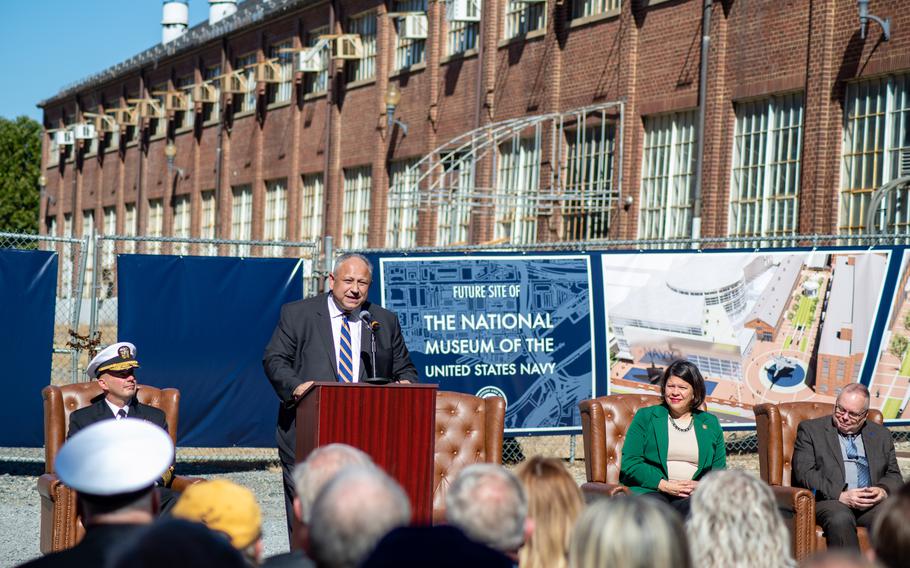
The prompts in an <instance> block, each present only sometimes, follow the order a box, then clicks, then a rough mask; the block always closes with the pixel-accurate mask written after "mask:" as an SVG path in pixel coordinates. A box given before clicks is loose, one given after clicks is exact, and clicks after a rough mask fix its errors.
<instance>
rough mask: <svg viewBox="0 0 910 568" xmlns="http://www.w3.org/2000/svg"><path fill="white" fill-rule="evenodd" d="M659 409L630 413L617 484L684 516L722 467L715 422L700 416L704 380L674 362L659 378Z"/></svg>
mask: <svg viewBox="0 0 910 568" xmlns="http://www.w3.org/2000/svg"><path fill="white" fill-rule="evenodd" d="M660 395H661V398H662V399H663V401H662V403H661V404H659V405H657V406H649V407H645V408H642V409H640V410H639V411H638V412H636V413H635V417H634V418H633V419H632V424H631V425H629V430H628V432H626V440H625V443H624V444H623V447H622V467H621V469H620V473H619V481H620V483H622V484H624V485H626V486H627V487H628V488H629V489H630V490H631V491H632V492H633V493H638V494H644V495H647V496H649V497H654V498H657V499H660V500H662V501H664V502H666V503H669V504H670V505H672V506H673V507H674V508H675V509H676V510H678V511H680V512H681V513H683V514H684V515H685V514H688V511H689V497H690V496H691V495H692V492H693V491H695V489H696V487H698V480H699V479H701V478H702V476H704V475H705V474H706V473H708V472H709V471H713V470H716V469H725V468H726V467H727V452H726V447H725V445H724V433H723V430H722V429H721V427H720V422H718V420H717V418H716V417H715V416H714V415H713V414H710V413H708V412H705V411H703V410H699V407H700V406H701V405H702V404H703V403H704V401H705V379H704V378H703V377H702V376H701V372H700V371H699V370H698V367H696V366H695V365H694V364H692V363H690V362H689V361H685V360H682V359H678V360H676V361H673V362H672V363H670V365H669V366H667V368H666V369H665V370H664V372H663V375H661V378H660Z"/></svg>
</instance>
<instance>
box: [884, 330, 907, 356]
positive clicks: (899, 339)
mask: <svg viewBox="0 0 910 568" xmlns="http://www.w3.org/2000/svg"><path fill="white" fill-rule="evenodd" d="M908 345H910V340H908V339H907V338H906V337H904V336H903V335H895V336H894V337H892V338H891V345H890V347H888V351H890V352H891V354H892V355H894V356H895V357H898V358H900V357H903V356H904V351H906V350H907V346H908Z"/></svg>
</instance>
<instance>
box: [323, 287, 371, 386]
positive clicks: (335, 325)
mask: <svg viewBox="0 0 910 568" xmlns="http://www.w3.org/2000/svg"><path fill="white" fill-rule="evenodd" d="M327 297H328V302H329V318H330V320H331V322H332V340H333V341H334V345H335V361H336V365H335V369H336V370H337V369H338V365H337V362H338V360H339V359H340V358H341V355H340V353H339V351H340V350H341V318H343V317H344V312H342V311H341V310H340V309H339V308H338V304H336V303H335V299H334V298H333V297H332V295H331V294H327ZM348 325H349V326H350V328H351V359H353V361H351V365H352V366H353V367H352V369H351V374H352V375H353V376H354V382H355V383H356V382H358V381H359V380H360V332H361V330H362V329H363V325H361V323H360V308H358V309H356V310H354V311H353V312H351V314H350V315H349V316H348Z"/></svg>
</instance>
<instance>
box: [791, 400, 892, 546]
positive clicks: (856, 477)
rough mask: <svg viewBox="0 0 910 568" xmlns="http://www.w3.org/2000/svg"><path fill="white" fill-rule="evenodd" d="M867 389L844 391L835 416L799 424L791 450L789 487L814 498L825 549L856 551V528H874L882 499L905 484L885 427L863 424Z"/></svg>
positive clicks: (867, 404)
mask: <svg viewBox="0 0 910 568" xmlns="http://www.w3.org/2000/svg"><path fill="white" fill-rule="evenodd" d="M868 412H869V389H867V388H866V387H865V386H863V385H861V384H857V383H854V384H849V385H847V386H845V387H844V388H843V390H842V391H841V393H840V394H839V395H838V397H837V401H836V403H835V405H834V414H833V415H831V416H823V417H821V418H816V419H814V420H803V421H802V422H800V424H799V428H798V429H797V431H796V442H795V444H794V446H793V485H794V486H797V487H805V488H807V489H810V490H811V491H812V492H813V493H815V501H816V504H815V517H816V521H817V522H818V524H819V525H821V527H822V528H823V529H824V531H825V537H826V538H827V540H828V547H829V548H853V549H856V550H859V540H858V539H857V536H856V527H857V526H864V527H867V528H868V527H870V526H872V522H873V521H874V520H875V516H876V514H878V511H879V509H880V505H881V503H882V501H884V500H885V498H886V497H887V496H888V495H889V494H891V493H894V492H895V491H897V490H898V489H899V488H900V486H901V485H902V484H903V479H902V477H901V472H900V468H898V465H897V456H896V455H895V453H894V442H893V441H892V440H891V433H890V432H889V431H888V429H887V428H885V427H884V426H881V425H879V424H875V423H874V422H867V421H866V415H867V414H868Z"/></svg>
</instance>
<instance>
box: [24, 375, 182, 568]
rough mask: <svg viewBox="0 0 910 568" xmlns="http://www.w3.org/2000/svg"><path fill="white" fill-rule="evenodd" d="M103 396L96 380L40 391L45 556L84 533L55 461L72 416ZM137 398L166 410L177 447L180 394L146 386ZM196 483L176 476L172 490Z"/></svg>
mask: <svg viewBox="0 0 910 568" xmlns="http://www.w3.org/2000/svg"><path fill="white" fill-rule="evenodd" d="M101 395H102V390H101V387H99V386H98V383H97V382H95V381H92V382H88V383H77V384H74V385H65V386H62V387H58V386H54V385H51V386H47V387H44V389H43V390H42V391H41V396H42V397H43V398H44V471H45V473H44V475H42V476H41V477H39V478H38V493H39V494H40V496H41V552H42V553H44V554H47V553H49V552H55V551H58V550H63V549H65V548H69V547H71V546H73V545H74V544H76V543H77V542H79V540H80V539H81V538H82V535H83V534H84V532H85V531H84V530H83V528H82V522H81V520H80V519H79V517H78V515H77V513H76V492H75V491H73V490H72V489H70V488H69V487H66V486H65V485H63V483H61V482H60V480H59V479H58V478H57V475H56V473H54V460H55V459H56V457H57V452H58V451H59V450H60V447H61V446H62V445H63V443H64V442H65V441H66V432H67V430H68V429H69V421H70V414H71V413H72V412H73V411H74V410H78V409H80V408H83V407H86V406H89V405H90V404H91V403H92V402H93V400H94V399H95V398H96V397H98V396H101ZM137 396H138V398H139V402H141V403H143V404H148V405H150V406H154V407H156V408H160V409H161V410H163V411H164V413H165V415H166V416H167V427H168V432H169V433H170V435H171V440H172V441H173V442H174V443H175V444H176V441H177V416H178V410H179V405H180V391H179V390H177V389H157V388H155V387H149V386H144V385H143V386H141V387H140V388H139V394H138V395H137ZM197 481H199V479H198V478H190V477H181V476H175V477H174V480H173V482H172V484H171V487H172V488H173V489H174V490H175V491H183V490H184V489H185V488H186V487H188V486H189V485H191V484H192V483H195V482H197Z"/></svg>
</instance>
